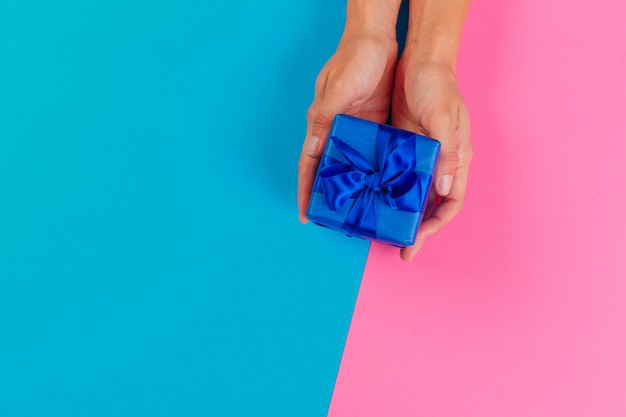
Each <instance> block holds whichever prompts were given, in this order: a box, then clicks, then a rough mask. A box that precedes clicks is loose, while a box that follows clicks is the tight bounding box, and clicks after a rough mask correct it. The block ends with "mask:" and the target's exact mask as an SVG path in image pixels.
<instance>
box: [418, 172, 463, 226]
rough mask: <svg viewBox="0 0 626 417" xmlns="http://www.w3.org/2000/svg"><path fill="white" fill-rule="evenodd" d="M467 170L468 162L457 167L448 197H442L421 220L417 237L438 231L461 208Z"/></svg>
mask: <svg viewBox="0 0 626 417" xmlns="http://www.w3.org/2000/svg"><path fill="white" fill-rule="evenodd" d="M468 172H469V163H467V164H465V165H463V166H462V167H461V168H459V169H457V171H456V173H455V176H454V183H453V184H452V189H451V190H450V193H449V195H448V197H444V198H442V200H441V203H440V204H439V205H438V206H437V207H436V208H435V209H434V210H433V212H432V213H431V215H430V217H428V218H427V219H426V220H424V221H423V222H422V224H421V225H420V228H419V231H418V237H420V235H421V236H426V237H428V236H431V235H434V234H435V233H437V232H439V231H440V230H441V229H443V228H444V227H445V226H446V225H447V224H448V223H450V221H451V220H452V219H453V218H454V217H456V215H457V214H459V212H460V211H461V210H462V209H463V205H464V204H465V192H466V189H467V178H468Z"/></svg>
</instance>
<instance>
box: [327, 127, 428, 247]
mask: <svg viewBox="0 0 626 417" xmlns="http://www.w3.org/2000/svg"><path fill="white" fill-rule="evenodd" d="M329 140H331V141H332V143H333V145H334V146H335V148H336V150H337V151H339V153H340V154H341V155H343V157H344V158H345V160H346V162H342V161H339V160H337V159H335V158H333V157H330V156H325V157H324V158H322V161H321V168H320V179H321V185H322V187H323V190H324V197H325V199H326V202H327V203H328V206H329V207H330V209H331V210H333V211H334V210H338V209H340V208H341V207H343V206H344V205H345V204H346V203H347V202H348V201H350V199H353V200H352V201H353V203H352V207H351V208H350V210H349V211H348V215H347V217H346V219H345V221H344V223H343V225H342V227H341V230H342V231H343V232H344V233H346V234H348V235H350V236H352V235H354V234H355V232H357V231H358V232H359V234H363V233H362V232H365V233H366V234H373V235H374V236H375V233H376V213H375V210H374V199H376V198H378V199H380V200H382V201H383V202H384V203H385V204H387V205H388V206H389V207H391V208H392V209H395V210H403V211H408V212H412V213H416V212H419V211H421V209H422V201H424V192H426V190H422V181H421V180H420V176H427V177H430V175H429V174H426V173H422V172H416V171H415V165H416V140H415V135H411V136H408V137H407V136H404V135H403V137H400V135H399V134H398V132H397V131H396V130H391V129H389V128H386V127H385V126H384V125H381V126H380V128H379V131H378V136H377V138H376V161H374V162H375V164H374V165H375V166H372V165H371V164H370V163H369V162H368V161H367V160H366V159H365V158H364V157H363V156H362V155H361V154H360V153H359V152H358V151H357V150H355V149H354V148H352V147H351V146H350V145H348V144H347V143H345V142H344V141H343V140H341V139H340V138H338V137H335V136H330V138H329ZM380 164H382V168H380V169H379V166H380ZM426 183H427V182H426Z"/></svg>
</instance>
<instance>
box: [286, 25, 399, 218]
mask: <svg viewBox="0 0 626 417" xmlns="http://www.w3.org/2000/svg"><path fill="white" fill-rule="evenodd" d="M397 54H398V45H397V42H396V40H395V38H392V37H388V36H385V35H382V34H365V35H364V34H358V35H350V34H344V36H343V37H342V39H341V41H340V42H339V45H338V47H337V51H336V52H335V54H334V55H333V56H332V57H331V58H330V59H329V60H328V62H327V63H326V65H324V67H323V68H322V70H321V71H320V73H319V75H318V77H317V82H316V84H315V94H314V98H313V103H312V104H311V106H310V108H309V110H308V112H307V131H306V138H305V140H304V144H303V146H302V153H301V155H300V161H299V163H298V212H299V218H300V221H301V222H302V223H306V222H307V221H308V219H307V218H306V210H307V206H308V205H309V199H310V197H311V189H312V187H313V181H314V179H315V174H316V172H317V167H318V165H319V162H320V157H321V155H322V152H323V151H324V146H325V144H326V140H327V138H328V133H329V131H330V127H331V124H332V122H333V119H334V118H335V116H336V115H337V114H339V113H345V114H350V115H352V116H356V117H359V118H362V119H367V120H371V121H374V122H377V123H384V122H385V121H386V120H387V118H388V116H389V105H390V102H391V92H392V89H393V76H394V72H395V65H396V61H397Z"/></svg>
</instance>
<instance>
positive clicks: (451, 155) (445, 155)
mask: <svg viewBox="0 0 626 417" xmlns="http://www.w3.org/2000/svg"><path fill="white" fill-rule="evenodd" d="M440 158H441V160H442V162H444V163H449V164H456V163H457V162H459V154H458V153H457V152H456V151H455V150H447V151H442V152H441V156H440Z"/></svg>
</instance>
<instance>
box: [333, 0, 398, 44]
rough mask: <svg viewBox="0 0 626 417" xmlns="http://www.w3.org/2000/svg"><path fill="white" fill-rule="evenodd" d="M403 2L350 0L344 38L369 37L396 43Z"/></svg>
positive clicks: (391, 0) (393, 0)
mask: <svg viewBox="0 0 626 417" xmlns="http://www.w3.org/2000/svg"><path fill="white" fill-rule="evenodd" d="M401 1H402V0H378V1H367V0H349V1H348V4H347V9H346V24H345V27H344V37H368V38H375V39H380V40H383V41H387V42H390V43H396V23H397V20H398V11H399V9H400V3H401Z"/></svg>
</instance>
